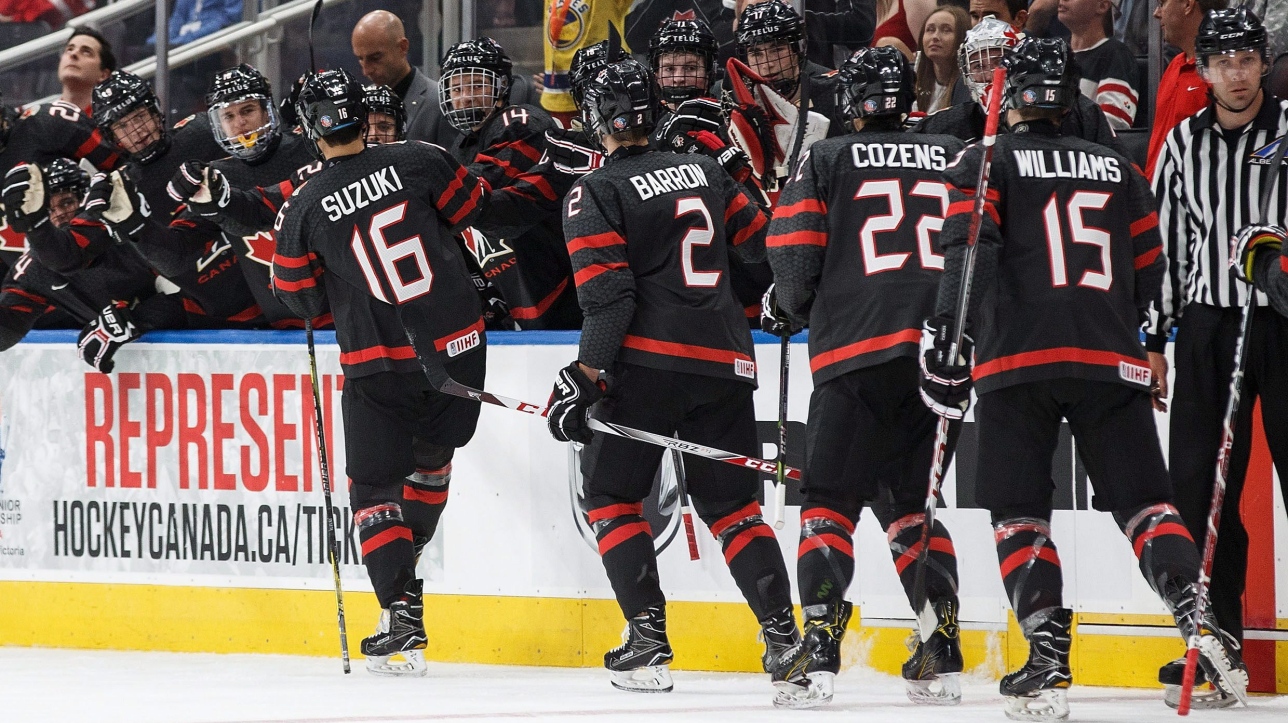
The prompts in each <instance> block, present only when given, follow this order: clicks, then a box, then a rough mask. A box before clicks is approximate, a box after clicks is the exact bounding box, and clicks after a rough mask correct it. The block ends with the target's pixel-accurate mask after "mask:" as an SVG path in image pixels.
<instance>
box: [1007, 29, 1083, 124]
mask: <svg viewBox="0 0 1288 723" xmlns="http://www.w3.org/2000/svg"><path fill="white" fill-rule="evenodd" d="M1002 67H1004V68H1006V84H1005V85H1004V86H1003V88H1002V103H1003V107H1004V108H1047V109H1055V110H1068V109H1069V108H1072V107H1073V103H1074V101H1075V100H1077V98H1078V95H1079V94H1080V92H1081V91H1080V90H1079V89H1078V82H1079V78H1080V76H1081V73H1080V72H1079V71H1078V64H1077V62H1076V61H1075V60H1074V59H1073V53H1072V52H1070V50H1069V44H1068V43H1066V42H1065V41H1064V38H1025V39H1023V40H1021V41H1020V42H1019V44H1018V45H1016V46H1015V47H1014V48H1012V49H1011V50H1010V51H1009V52H1007V54H1006V57H1004V58H1002Z"/></svg>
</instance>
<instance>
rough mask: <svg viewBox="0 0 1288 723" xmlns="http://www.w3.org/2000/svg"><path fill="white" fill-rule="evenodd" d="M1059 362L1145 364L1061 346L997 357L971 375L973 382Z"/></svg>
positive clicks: (1131, 359) (1125, 358) (1105, 352)
mask: <svg viewBox="0 0 1288 723" xmlns="http://www.w3.org/2000/svg"><path fill="white" fill-rule="evenodd" d="M1060 362H1076V363H1078V364H1091V365H1094V366H1106V367H1110V366H1118V364H1119V363H1120V362H1126V363H1128V364H1131V365H1133V366H1140V365H1142V364H1144V363H1145V360H1144V359H1137V358H1135V357H1130V356H1126V355H1124V354H1119V353H1118V352H1114V351H1099V350H1096V349H1079V348H1078V347H1075V346H1062V347H1057V348H1055V349H1040V350H1038V351H1026V352H1022V353H1020V354H1012V355H1010V356H1004V357H998V358H997V359H994V360H992V361H989V362H984V363H983V364H977V365H976V366H975V373H974V374H973V375H972V376H974V378H975V381H979V380H980V379H983V378H984V377H987V376H992V375H993V374H999V373H1001V372H1009V371H1014V370H1016V369H1023V368H1025V367H1035V366H1040V365H1042V364H1058V363H1060Z"/></svg>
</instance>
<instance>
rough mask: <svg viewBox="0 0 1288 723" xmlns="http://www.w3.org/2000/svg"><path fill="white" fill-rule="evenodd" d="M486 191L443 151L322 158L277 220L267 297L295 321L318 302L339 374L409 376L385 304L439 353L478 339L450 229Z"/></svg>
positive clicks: (395, 323) (388, 150)
mask: <svg viewBox="0 0 1288 723" xmlns="http://www.w3.org/2000/svg"><path fill="white" fill-rule="evenodd" d="M486 193H487V189H486V184H484V183H483V182H482V181H481V180H480V179H479V178H478V177H477V176H474V175H472V174H471V173H470V172H469V171H468V170H466V169H465V168H464V167H463V166H461V165H460V164H459V163H457V162H456V161H455V160H453V159H452V157H451V156H450V155H448V154H447V152H446V151H444V150H443V149H442V148H439V147H438V146H434V145H430V144H428V143H422V142H419V141H410V142H402V143H391V144H388V145H383V146H372V147H369V148H366V149H365V150H363V151H362V152H361V153H357V154H354V155H351V156H344V157H341V158H334V159H331V160H329V161H327V162H326V163H325V164H324V167H323V169H322V170H321V171H320V172H319V173H317V174H316V175H314V176H313V177H312V178H310V179H309V180H308V182H306V183H305V184H304V185H303V186H301V187H300V188H299V189H297V190H296V191H295V194H294V195H293V196H291V198H290V199H289V200H287V202H286V205H285V206H283V207H282V212H281V214H279V215H278V224H277V229H276V230H277V252H276V254H275V256H274V257H273V285H274V288H275V289H276V292H277V295H278V298H280V299H281V300H282V302H283V303H285V304H286V306H287V307H288V308H290V309H291V310H292V311H294V312H295V313H296V314H297V315H298V316H299V317H300V318H310V317H315V316H318V315H319V314H320V313H321V312H322V310H323V309H324V308H325V304H326V302H327V301H328V300H329V301H330V305H331V313H332V314H333V315H334V317H335V330H336V340H337V341H338V342H339V344H340V365H341V367H343V369H344V373H345V375H346V376H349V377H360V376H367V375H370V374H375V373H377V372H382V371H395V372H418V371H420V369H421V367H420V364H419V362H418V361H417V359H416V353H415V351H414V350H413V349H412V347H411V346H410V344H409V343H408V339H407V333H406V331H404V327H403V324H402V322H400V321H399V314H398V312H397V311H396V310H395V308H394V305H395V304H396V305H398V306H401V307H403V309H404V311H405V313H404V318H412V317H414V318H416V319H418V320H419V321H420V322H421V323H419V324H418V326H417V329H418V337H421V338H424V339H425V340H426V342H432V343H433V345H434V349H435V350H436V351H438V352H440V353H441V354H443V355H445V357H446V358H451V357H456V356H459V355H461V354H465V353H468V352H470V351H472V350H474V349H476V348H478V347H480V346H482V345H483V344H484V343H485V341H486V339H485V336H484V331H483V318H482V308H481V306H480V304H479V298H478V294H477V293H476V292H475V291H474V284H473V282H472V281H471V279H470V276H469V271H468V270H467V268H466V265H465V258H464V252H463V251H462V250H461V246H460V244H459V243H457V241H456V238H455V234H457V233H459V232H460V231H462V230H463V229H464V228H465V227H466V226H468V225H470V224H471V223H472V222H473V221H474V218H475V216H476V215H477V214H478V212H479V209H480V207H481V205H482V204H483V203H484V202H485V197H486ZM406 312H410V313H406Z"/></svg>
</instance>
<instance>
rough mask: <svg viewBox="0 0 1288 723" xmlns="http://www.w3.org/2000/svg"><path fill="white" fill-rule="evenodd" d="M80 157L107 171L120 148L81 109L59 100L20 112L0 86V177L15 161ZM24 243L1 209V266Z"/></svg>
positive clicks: (14, 256)
mask: <svg viewBox="0 0 1288 723" xmlns="http://www.w3.org/2000/svg"><path fill="white" fill-rule="evenodd" d="M63 157H65V158H71V159H72V160H79V159H81V158H84V159H86V160H88V161H89V162H90V163H91V164H92V165H94V166H95V167H96V168H98V169H100V170H104V171H110V170H112V169H114V168H116V167H118V166H119V165H120V164H121V162H122V158H121V154H120V152H119V151H118V150H117V149H116V148H114V147H113V146H112V144H111V142H110V141H109V140H107V139H105V138H104V137H103V134H102V133H101V132H100V131H99V130H98V128H96V127H95V126H94V121H93V120H92V119H91V118H90V117H89V116H87V115H85V113H84V112H83V111H81V109H80V108H77V107H76V106H74V105H72V104H71V103H68V102H66V101H61V100H57V101H54V102H52V103H47V104H45V105H40V106H36V107H33V108H29V109H27V110H25V111H22V112H19V111H16V110H14V109H12V108H9V107H7V106H5V104H4V92H3V91H2V90H0V177H2V176H3V175H4V174H6V173H8V172H9V169H11V168H13V167H14V166H16V165H18V164H19V163H36V164H43V163H49V162H50V161H52V160H54V159H55V158H63ZM25 246H26V243H25V241H24V240H23V237H22V234H20V233H18V232H16V231H14V230H13V227H12V225H11V224H9V223H8V222H7V221H6V220H5V218H4V214H3V209H0V268H3V267H6V266H10V265H12V264H13V262H14V261H16V260H17V259H18V256H20V255H21V254H22V252H23V249H24V248H25Z"/></svg>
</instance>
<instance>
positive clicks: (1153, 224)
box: [1131, 211, 1158, 238]
mask: <svg viewBox="0 0 1288 723" xmlns="http://www.w3.org/2000/svg"><path fill="white" fill-rule="evenodd" d="M1151 228H1158V212H1157V211H1154V212H1152V213H1150V214H1149V215H1148V216H1146V217H1144V218H1142V219H1139V220H1137V221H1134V222H1132V225H1131V235H1132V237H1133V238H1135V237H1136V236H1139V235H1141V234H1143V233H1145V232H1146V231H1148V230H1150V229H1151Z"/></svg>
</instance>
